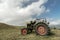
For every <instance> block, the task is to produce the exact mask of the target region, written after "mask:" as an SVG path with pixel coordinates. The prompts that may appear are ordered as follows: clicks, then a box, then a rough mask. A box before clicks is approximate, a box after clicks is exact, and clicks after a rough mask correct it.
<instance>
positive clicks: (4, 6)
mask: <svg viewBox="0 0 60 40" xmlns="http://www.w3.org/2000/svg"><path fill="white" fill-rule="evenodd" d="M59 3H60V1H59V0H0V22H2V23H7V24H10V25H26V23H27V22H28V21H30V20H34V19H36V18H41V17H43V18H47V19H48V20H49V22H50V24H51V25H58V24H60V4H59Z"/></svg>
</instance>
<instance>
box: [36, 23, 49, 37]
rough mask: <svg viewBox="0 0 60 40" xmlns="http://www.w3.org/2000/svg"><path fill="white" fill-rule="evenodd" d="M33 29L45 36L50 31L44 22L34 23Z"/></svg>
mask: <svg viewBox="0 0 60 40" xmlns="http://www.w3.org/2000/svg"><path fill="white" fill-rule="evenodd" d="M35 31H36V34H38V35H41V36H45V35H48V34H49V33H50V28H49V27H48V26H47V25H46V24H44V23H42V24H38V25H36V28H35Z"/></svg>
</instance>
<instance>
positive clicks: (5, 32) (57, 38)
mask: <svg viewBox="0 0 60 40" xmlns="http://www.w3.org/2000/svg"><path fill="white" fill-rule="evenodd" d="M20 29H21V27H20V28H19V27H18V28H11V27H10V28H9V27H8V29H7V28H6V27H4V28H2V29H1V28H0V40H60V30H58V29H55V30H54V29H52V32H53V33H54V35H51V36H39V35H36V34H35V33H31V34H27V35H25V36H23V35H21V32H20Z"/></svg>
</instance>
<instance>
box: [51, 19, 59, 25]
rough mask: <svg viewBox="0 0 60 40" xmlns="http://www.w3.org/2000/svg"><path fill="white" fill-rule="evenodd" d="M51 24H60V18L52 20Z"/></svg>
mask: <svg viewBox="0 0 60 40" xmlns="http://www.w3.org/2000/svg"><path fill="white" fill-rule="evenodd" d="M50 25H60V20H54V21H51V22H50Z"/></svg>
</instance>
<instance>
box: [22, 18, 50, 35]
mask: <svg viewBox="0 0 60 40" xmlns="http://www.w3.org/2000/svg"><path fill="white" fill-rule="evenodd" d="M48 26H49V22H47V20H46V19H36V20H34V21H30V23H28V24H27V28H23V29H21V34H22V35H26V34H29V33H32V32H33V30H35V33H36V34H38V35H41V36H44V35H48V34H49V33H50V28H49V27H48Z"/></svg>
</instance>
